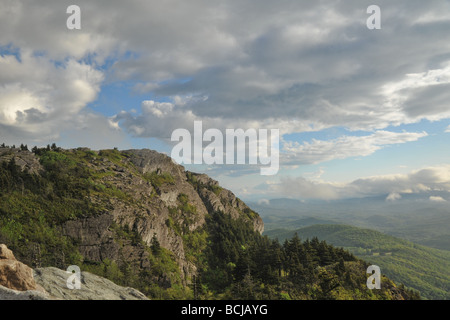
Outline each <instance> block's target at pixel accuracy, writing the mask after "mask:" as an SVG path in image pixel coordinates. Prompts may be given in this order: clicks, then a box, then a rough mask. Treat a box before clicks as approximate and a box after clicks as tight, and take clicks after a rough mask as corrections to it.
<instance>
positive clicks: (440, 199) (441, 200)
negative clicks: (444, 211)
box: [429, 196, 447, 202]
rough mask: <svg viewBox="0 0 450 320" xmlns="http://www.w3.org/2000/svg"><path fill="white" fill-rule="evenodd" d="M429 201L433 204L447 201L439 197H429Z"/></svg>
mask: <svg viewBox="0 0 450 320" xmlns="http://www.w3.org/2000/svg"><path fill="white" fill-rule="evenodd" d="M429 200H430V201H434V202H447V200H445V199H444V198H442V197H440V196H430V197H429Z"/></svg>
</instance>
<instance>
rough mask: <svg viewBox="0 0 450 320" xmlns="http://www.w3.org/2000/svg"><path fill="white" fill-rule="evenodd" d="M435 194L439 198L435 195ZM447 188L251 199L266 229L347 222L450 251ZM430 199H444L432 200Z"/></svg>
mask: <svg viewBox="0 0 450 320" xmlns="http://www.w3.org/2000/svg"><path fill="white" fill-rule="evenodd" d="M433 197H435V198H433ZM447 198H449V196H448V194H446V193H445V192H440V193H437V192H436V191H433V193H427V192H423V194H420V195H412V194H404V195H402V198H401V199H398V200H396V201H386V196H378V197H366V198H356V199H340V200H330V201H323V200H315V201H300V200H294V199H272V200H270V201H269V202H265V203H249V205H250V206H251V207H252V208H253V209H254V210H256V211H258V212H259V213H260V215H261V217H262V218H263V220H264V224H265V229H266V230H270V229H277V228H287V229H296V228H301V227H305V226H308V225H311V224H310V223H308V222H307V221H305V219H311V218H312V219H319V220H321V221H320V222H318V223H319V224H324V223H326V224H330V223H331V224H347V225H352V226H355V227H362V228H368V229H374V230H377V231H381V232H384V233H387V234H390V235H393V236H396V237H399V238H402V239H405V240H409V241H412V242H414V243H418V244H422V245H425V246H429V247H433V248H436V249H443V250H448V251H450V228H449V227H448V226H449V225H450V207H449V206H448V202H447V201H444V200H445V199H447ZM430 199H442V200H441V201H432V200H430Z"/></svg>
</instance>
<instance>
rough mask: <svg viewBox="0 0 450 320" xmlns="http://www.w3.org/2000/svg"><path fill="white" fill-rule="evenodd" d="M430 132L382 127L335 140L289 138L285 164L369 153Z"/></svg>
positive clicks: (415, 138)
mask: <svg viewBox="0 0 450 320" xmlns="http://www.w3.org/2000/svg"><path fill="white" fill-rule="evenodd" d="M425 136H427V133H426V132H390V131H384V130H379V131H376V132H374V133H373V134H371V135H366V136H342V137H339V138H337V139H333V140H326V141H323V140H317V139H313V140H312V142H303V143H302V144H300V143H298V142H295V141H294V142H286V143H285V144H284V148H283V151H284V154H283V158H284V159H283V164H317V163H320V162H324V161H329V160H333V159H345V158H349V157H359V156H363V157H364V156H368V155H370V154H372V153H374V152H375V151H377V150H379V149H381V148H383V147H385V146H388V145H392V144H399V143H406V142H411V141H416V140H418V139H420V138H422V137H425Z"/></svg>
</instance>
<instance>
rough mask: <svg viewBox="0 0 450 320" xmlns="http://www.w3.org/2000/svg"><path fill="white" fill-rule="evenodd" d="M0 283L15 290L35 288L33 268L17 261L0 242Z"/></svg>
mask: <svg viewBox="0 0 450 320" xmlns="http://www.w3.org/2000/svg"><path fill="white" fill-rule="evenodd" d="M0 285H1V286H4V287H6V288H10V289H13V290H17V291H27V290H35V289H36V282H35V281H34V278H33V269H31V268H30V267H28V266H27V265H25V264H23V263H22V262H20V261H17V260H16V258H15V257H14V254H13V253H12V251H11V250H9V249H8V248H7V247H6V245H4V244H0Z"/></svg>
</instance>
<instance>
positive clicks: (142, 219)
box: [0, 148, 264, 285]
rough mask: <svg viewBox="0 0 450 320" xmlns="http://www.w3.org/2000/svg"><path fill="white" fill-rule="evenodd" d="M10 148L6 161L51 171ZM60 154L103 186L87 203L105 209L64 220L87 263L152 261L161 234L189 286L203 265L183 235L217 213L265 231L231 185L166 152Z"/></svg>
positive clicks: (2, 153)
mask: <svg viewBox="0 0 450 320" xmlns="http://www.w3.org/2000/svg"><path fill="white" fill-rule="evenodd" d="M3 149H4V150H3V151H2V148H0V160H1V159H3V160H7V161H9V160H10V159H12V158H14V159H15V163H16V164H19V166H20V168H21V169H22V170H28V171H29V172H31V173H36V174H41V175H45V172H46V171H45V170H47V169H46V165H45V163H43V164H42V165H41V164H40V162H39V156H36V155H35V154H34V153H32V152H29V151H26V150H20V149H13V148H3ZM58 152H61V153H63V155H62V156H61V157H67V155H69V157H67V158H71V157H70V155H73V158H71V159H75V160H74V162H79V163H82V165H83V170H84V169H85V170H86V171H88V172H89V175H90V178H89V181H90V183H91V185H93V186H94V188H97V189H94V191H93V192H90V193H89V195H88V196H87V197H86V199H83V201H86V202H87V203H89V205H91V206H95V207H98V208H101V210H98V212H97V213H96V214H95V215H92V214H91V215H89V214H86V215H85V216H84V215H82V214H81V215H79V216H77V217H76V218H70V219H68V220H66V221H63V222H62V223H61V224H60V225H58V228H59V229H60V230H61V232H62V234H63V236H67V237H70V238H71V239H73V242H74V243H76V244H77V247H78V250H79V252H80V254H81V255H82V256H83V258H84V261H85V262H88V263H92V264H98V263H102V262H103V261H104V260H105V259H109V260H111V261H115V262H116V263H117V264H118V265H119V266H121V265H122V262H123V263H131V264H133V265H138V266H139V269H141V270H145V268H147V267H149V265H150V262H149V259H148V250H147V249H148V247H150V246H151V243H152V239H154V238H155V237H156V239H157V241H158V243H159V244H160V246H161V247H162V248H165V249H167V250H169V251H170V252H171V253H173V256H174V258H175V259H176V262H177V264H178V266H179V268H180V271H181V274H182V282H183V285H186V284H188V283H189V281H190V280H189V279H192V276H193V275H195V274H196V272H197V267H196V265H195V263H193V262H192V259H189V258H187V254H186V247H185V242H184V241H185V240H184V238H186V237H185V236H186V234H187V233H192V232H195V231H196V230H200V229H201V228H202V227H203V226H205V224H206V221H207V217H208V214H209V213H210V212H213V211H218V212H222V213H223V214H226V215H230V216H231V217H232V218H233V219H242V220H243V221H246V222H248V223H250V224H251V225H252V226H253V229H254V230H255V231H257V232H259V233H262V232H263V230H264V225H263V222H262V219H261V217H260V216H259V215H258V214H257V213H255V212H254V211H252V210H251V209H250V208H249V207H248V206H247V205H245V203H244V202H243V201H241V200H240V199H239V198H237V197H236V196H235V195H234V194H233V193H232V192H231V191H229V190H226V189H224V188H221V187H220V186H219V184H218V182H217V181H215V180H213V179H211V178H210V177H208V176H207V175H205V174H196V173H192V172H188V171H186V170H185V168H184V167H183V166H181V165H179V164H177V163H175V162H174V161H172V159H171V158H170V157H168V156H167V155H164V154H161V153H158V152H156V151H153V150H148V149H142V150H134V149H133V150H124V151H118V150H101V151H91V150H89V149H81V148H79V149H71V150H58V151H52V153H58ZM79 154H83V155H82V156H80V155H79ZM77 157H81V158H77ZM63 163H64V162H63ZM67 163H70V161H68V162H67ZM63 165H64V164H63ZM119 229H120V230H121V232H122V231H123V230H127V231H126V232H129V234H131V233H135V234H138V236H139V239H141V240H142V241H143V243H144V246H143V245H141V244H140V243H139V242H136V241H134V243H133V242H132V241H129V239H118V235H117V230H119ZM145 246H146V248H145ZM29 263H30V262H29Z"/></svg>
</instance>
